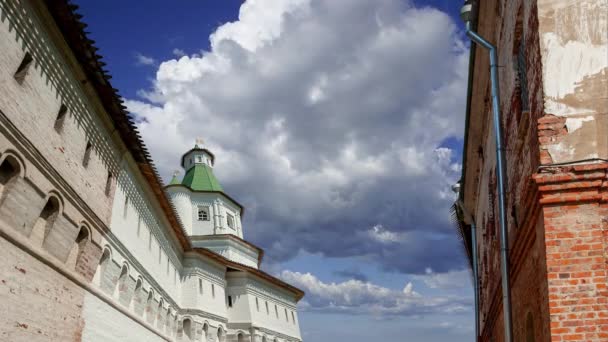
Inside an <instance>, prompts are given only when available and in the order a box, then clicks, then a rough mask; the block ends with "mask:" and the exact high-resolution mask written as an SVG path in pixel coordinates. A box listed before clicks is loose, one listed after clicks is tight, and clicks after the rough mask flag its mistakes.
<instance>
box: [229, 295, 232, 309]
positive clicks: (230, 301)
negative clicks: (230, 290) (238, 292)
mask: <svg viewBox="0 0 608 342" xmlns="http://www.w3.org/2000/svg"><path fill="white" fill-rule="evenodd" d="M228 307H229V308H231V307H232V296H228Z"/></svg>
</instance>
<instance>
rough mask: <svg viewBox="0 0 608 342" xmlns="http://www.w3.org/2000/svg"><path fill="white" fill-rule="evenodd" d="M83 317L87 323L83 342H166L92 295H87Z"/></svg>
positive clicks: (83, 333)
mask: <svg viewBox="0 0 608 342" xmlns="http://www.w3.org/2000/svg"><path fill="white" fill-rule="evenodd" d="M82 317H83V318H84V320H85V322H86V324H85V325H84V329H83V332H82V340H83V341H89V342H107V341H124V342H141V341H147V342H148V341H149V342H155V341H166V340H165V339H163V338H162V337H161V336H159V335H157V334H155V333H153V332H152V331H150V330H147V329H142V327H141V325H140V324H139V323H137V322H135V321H133V320H132V319H130V318H129V317H126V316H125V315H123V314H122V313H121V312H119V311H118V310H116V309H115V308H113V307H111V306H109V305H108V304H107V303H105V302H103V301H101V300H99V298H97V297H96V296H93V295H90V294H87V295H85V300H84V304H83V310H82Z"/></svg>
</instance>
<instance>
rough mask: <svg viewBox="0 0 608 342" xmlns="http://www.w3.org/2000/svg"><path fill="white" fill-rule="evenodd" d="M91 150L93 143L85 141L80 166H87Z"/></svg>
mask: <svg viewBox="0 0 608 342" xmlns="http://www.w3.org/2000/svg"><path fill="white" fill-rule="evenodd" d="M92 150H93V145H92V144H91V142H87V146H86V147H85V148H84V157H83V158H82V166H84V167H88V166H89V161H91V151H92Z"/></svg>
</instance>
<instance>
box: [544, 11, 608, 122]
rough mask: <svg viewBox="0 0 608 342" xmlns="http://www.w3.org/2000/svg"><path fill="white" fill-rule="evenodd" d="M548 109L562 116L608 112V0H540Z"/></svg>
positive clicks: (547, 110) (546, 104)
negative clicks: (606, 95) (607, 93)
mask: <svg viewBox="0 0 608 342" xmlns="http://www.w3.org/2000/svg"><path fill="white" fill-rule="evenodd" d="M538 8H539V19H540V35H541V53H542V55H543V83H544V87H543V88H544V89H543V90H544V94H545V110H546V112H547V113H551V114H554V115H558V116H565V115H572V114H593V113H598V111H603V109H604V108H605V103H604V101H602V100H601V96H597V95H595V94H597V92H598V90H599V91H600V92H603V91H604V90H608V88H607V85H606V78H607V77H608V75H607V73H606V70H608V35H607V34H606V30H607V29H608V1H606V0H539V2H538Z"/></svg>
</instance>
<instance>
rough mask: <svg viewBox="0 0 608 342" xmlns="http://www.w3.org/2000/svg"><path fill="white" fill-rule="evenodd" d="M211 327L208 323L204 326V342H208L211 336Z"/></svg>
mask: <svg viewBox="0 0 608 342" xmlns="http://www.w3.org/2000/svg"><path fill="white" fill-rule="evenodd" d="M208 334H209V325H208V324H207V323H205V324H203V336H202V337H203V342H207V337H208V336H209V335H208Z"/></svg>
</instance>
